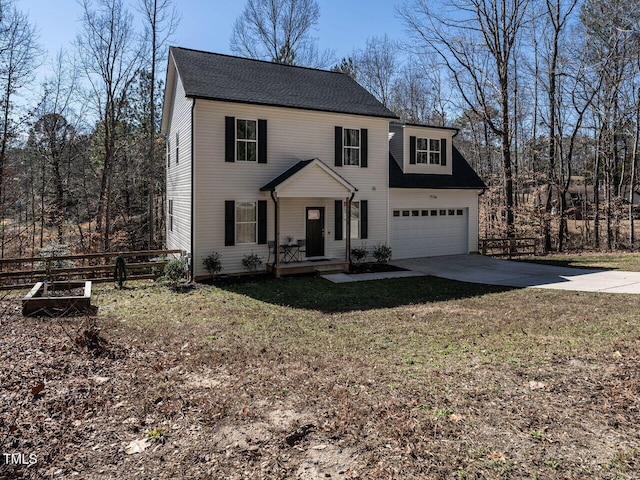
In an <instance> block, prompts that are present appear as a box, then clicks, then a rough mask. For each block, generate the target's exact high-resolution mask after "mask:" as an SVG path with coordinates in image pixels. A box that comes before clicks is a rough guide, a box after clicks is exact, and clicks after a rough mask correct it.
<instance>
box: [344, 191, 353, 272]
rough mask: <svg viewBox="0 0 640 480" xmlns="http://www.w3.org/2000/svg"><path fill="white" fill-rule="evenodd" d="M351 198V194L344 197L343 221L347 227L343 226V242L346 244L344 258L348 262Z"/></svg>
mask: <svg viewBox="0 0 640 480" xmlns="http://www.w3.org/2000/svg"><path fill="white" fill-rule="evenodd" d="M352 198H353V195H351V197H347V198H346V204H347V212H346V214H345V223H346V224H347V225H346V226H347V228H345V231H346V232H345V233H346V238H345V242H344V244H345V246H346V252H345V260H346V262H347V263H349V264H351V199H352Z"/></svg>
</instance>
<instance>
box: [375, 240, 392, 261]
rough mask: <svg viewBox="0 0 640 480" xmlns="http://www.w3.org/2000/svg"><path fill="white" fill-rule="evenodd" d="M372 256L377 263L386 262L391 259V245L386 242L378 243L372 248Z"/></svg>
mask: <svg viewBox="0 0 640 480" xmlns="http://www.w3.org/2000/svg"><path fill="white" fill-rule="evenodd" d="M373 258H375V259H376V261H377V262H378V263H388V262H389V260H391V247H390V246H389V245H387V244H386V243H379V244H378V245H376V246H375V247H374V249H373Z"/></svg>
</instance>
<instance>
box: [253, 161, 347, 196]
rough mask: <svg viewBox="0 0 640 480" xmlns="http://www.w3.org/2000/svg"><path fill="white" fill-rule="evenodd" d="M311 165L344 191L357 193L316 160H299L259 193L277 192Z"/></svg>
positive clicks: (340, 177) (325, 165)
mask: <svg viewBox="0 0 640 480" xmlns="http://www.w3.org/2000/svg"><path fill="white" fill-rule="evenodd" d="M312 165H316V166H318V167H319V168H320V169H321V170H323V171H324V172H326V173H327V174H328V175H329V176H330V177H332V178H333V179H334V180H335V181H336V183H338V184H339V185H341V186H342V187H344V189H345V190H348V191H350V192H357V191H358V189H357V188H356V187H354V186H353V185H351V183H349V182H348V181H347V180H345V179H344V178H343V177H342V176H340V175H338V174H337V173H336V172H334V171H333V170H332V169H331V168H330V167H328V166H327V164H325V163H324V162H323V161H321V160H320V159H318V158H312V159H311V160H301V161H299V162H298V163H296V164H295V165H293V166H291V167H290V168H288V169H287V170H285V171H284V172H282V173H281V174H280V175H278V176H277V177H276V178H274V179H273V180H271V181H270V182H269V183H267V184H266V185H265V186H263V187H261V188H260V191H261V192H274V191H276V190H278V188H279V187H282V186H284V185H286V184H287V183H288V182H289V181H290V180H291V179H293V178H294V177H295V176H296V175H297V174H298V173H300V172H301V171H302V170H304V169H305V168H307V167H310V166H312Z"/></svg>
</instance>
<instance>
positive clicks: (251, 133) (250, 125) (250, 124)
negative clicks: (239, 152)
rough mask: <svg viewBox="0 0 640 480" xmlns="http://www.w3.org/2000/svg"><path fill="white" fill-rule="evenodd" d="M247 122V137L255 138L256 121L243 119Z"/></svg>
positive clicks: (249, 138)
mask: <svg viewBox="0 0 640 480" xmlns="http://www.w3.org/2000/svg"><path fill="white" fill-rule="evenodd" d="M245 122H246V124H247V137H246V138H247V139H248V140H255V139H256V122H255V120H245Z"/></svg>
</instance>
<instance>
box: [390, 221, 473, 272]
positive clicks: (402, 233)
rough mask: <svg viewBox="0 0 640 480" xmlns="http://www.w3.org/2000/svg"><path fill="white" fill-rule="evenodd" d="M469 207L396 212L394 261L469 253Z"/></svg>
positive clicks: (393, 237) (392, 245)
mask: <svg viewBox="0 0 640 480" xmlns="http://www.w3.org/2000/svg"><path fill="white" fill-rule="evenodd" d="M468 225H469V210H468V209H466V208H462V209H461V208H438V209H434V208H430V209H394V210H393V213H392V217H391V248H392V249H393V258H397V259H400V258H414V257H434V256H437V255H455V254H459V253H469V247H468Z"/></svg>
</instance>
